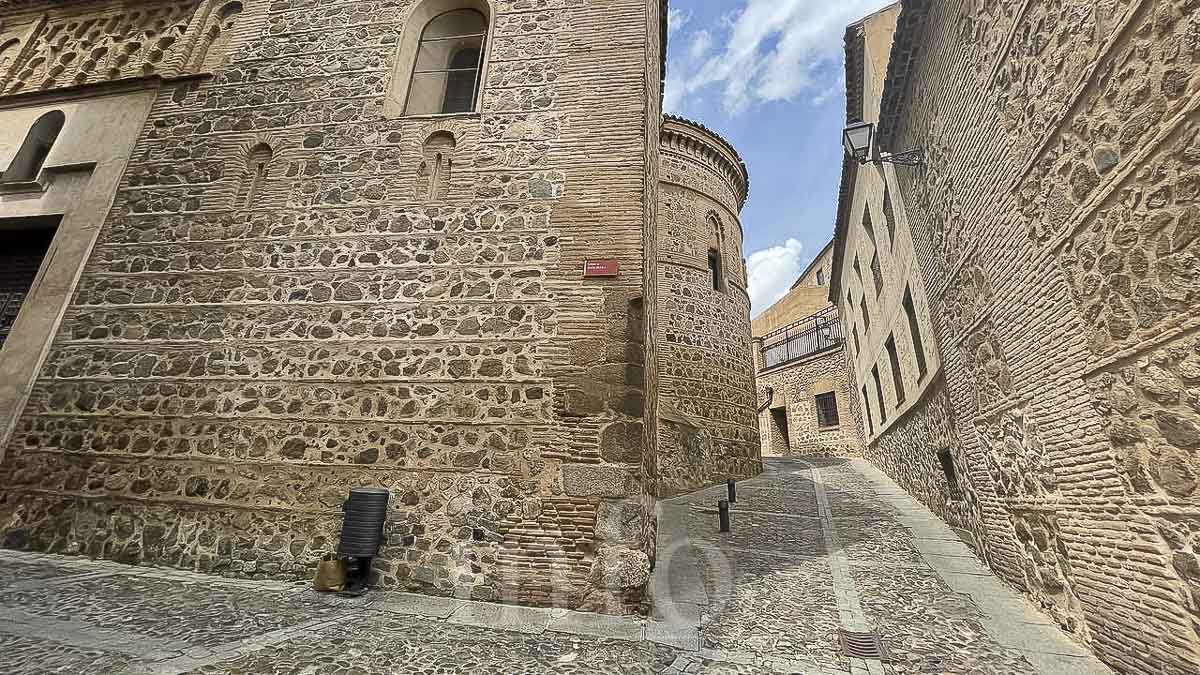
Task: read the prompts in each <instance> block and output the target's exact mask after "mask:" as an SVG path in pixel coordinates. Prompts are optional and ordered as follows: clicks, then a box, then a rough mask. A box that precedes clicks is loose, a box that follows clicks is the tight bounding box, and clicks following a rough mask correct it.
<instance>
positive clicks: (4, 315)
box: [0, 227, 55, 345]
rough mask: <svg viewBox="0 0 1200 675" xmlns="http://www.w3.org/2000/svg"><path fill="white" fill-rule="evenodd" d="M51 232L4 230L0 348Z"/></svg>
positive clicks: (49, 229)
mask: <svg viewBox="0 0 1200 675" xmlns="http://www.w3.org/2000/svg"><path fill="white" fill-rule="evenodd" d="M54 231H55V229H54V228H53V227H39V228H37V229H27V230H4V248H3V249H0V345H3V344H4V341H5V339H7V338H8V334H9V331H10V330H12V327H13V324H14V323H16V321H17V314H18V313H20V311H21V305H22V304H23V303H24V302H25V300H26V299H27V298H28V296H29V291H30V288H31V287H32V286H33V282H34V280H35V279H36V278H37V274H38V270H39V269H41V267H42V259H43V258H45V256H46V252H47V251H48V250H49V249H50V242H51V240H53V239H54Z"/></svg>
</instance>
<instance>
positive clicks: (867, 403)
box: [862, 384, 875, 436]
mask: <svg viewBox="0 0 1200 675" xmlns="http://www.w3.org/2000/svg"><path fill="white" fill-rule="evenodd" d="M862 405H863V411H865V412H866V413H867V435H868V436H874V435H875V418H874V417H872V416H871V399H870V398H868V397H867V385H865V384H864V385H863V388H862Z"/></svg>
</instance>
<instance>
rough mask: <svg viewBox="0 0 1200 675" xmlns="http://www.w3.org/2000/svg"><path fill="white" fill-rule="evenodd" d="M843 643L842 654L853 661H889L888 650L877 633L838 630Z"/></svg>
mask: <svg viewBox="0 0 1200 675" xmlns="http://www.w3.org/2000/svg"><path fill="white" fill-rule="evenodd" d="M838 637H839V638H841V642H842V653H843V654H845V655H846V656H848V657H850V658H852V659H874V660H877V661H887V660H888V653H887V649H886V648H885V647H884V646H883V640H882V639H881V638H880V637H879V633H878V632H877V631H871V632H869V633H857V632H855V631H852V630H846V629H844V628H842V629H839V630H838Z"/></svg>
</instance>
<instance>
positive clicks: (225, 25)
mask: <svg viewBox="0 0 1200 675" xmlns="http://www.w3.org/2000/svg"><path fill="white" fill-rule="evenodd" d="M241 13H242V3H240V2H236V1H235V2H231V3H228V4H226V5H224V6H222V7H221V8H220V9H219V10H217V11H216V12H215V14H214V16H213V19H212V23H211V24H209V26H208V30H207V31H206V32H205V33H204V37H203V38H201V43H200V45H199V46H198V47H197V49H196V51H195V52H194V54H193V56H192V70H193V71H195V72H201V73H207V72H212V71H214V70H216V69H217V68H218V67H219V66H220V65H221V63H222V62H223V61H224V60H225V58H226V56H228V55H227V54H226V53H225V51H226V50H227V49H228V48H229V35H230V33H231V32H232V31H233V24H234V23H235V22H236V21H237V19H238V17H239V16H240V15H241Z"/></svg>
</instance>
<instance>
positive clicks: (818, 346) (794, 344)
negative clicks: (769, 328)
mask: <svg viewBox="0 0 1200 675" xmlns="http://www.w3.org/2000/svg"><path fill="white" fill-rule="evenodd" d="M843 339H844V336H843V334H842V324H841V322H839V321H838V311H837V307H828V308H826V309H823V310H821V311H820V312H817V313H816V314H813V315H811V316H808V317H805V318H803V319H801V320H799V321H797V322H795V323H792V324H788V325H787V326H784V327H783V328H780V329H778V330H776V331H774V332H771V333H768V334H767V335H765V336H763V339H762V363H763V370H767V369H769V368H775V367H778V366H782V365H786V364H788V363H791V362H793V361H798V360H800V359H803V358H805V357H808V356H812V355H814V354H820V353H822V352H826V351H829V350H831V349H836V348H838V347H841V346H842V341H843Z"/></svg>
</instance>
